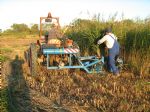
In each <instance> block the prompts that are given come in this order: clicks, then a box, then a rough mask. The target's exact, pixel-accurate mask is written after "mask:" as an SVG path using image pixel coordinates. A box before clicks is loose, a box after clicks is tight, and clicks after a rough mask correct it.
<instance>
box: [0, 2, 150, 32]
mask: <svg viewBox="0 0 150 112" xmlns="http://www.w3.org/2000/svg"><path fill="white" fill-rule="evenodd" d="M48 12H51V14H52V16H55V17H59V18H60V25H61V26H64V25H69V24H70V23H71V22H73V21H74V20H75V19H77V18H82V19H91V18H92V17H93V16H94V15H95V14H96V15H98V14H100V17H101V18H103V19H106V20H107V19H108V18H109V17H111V16H113V15H115V14H116V13H117V17H116V19H117V20H119V19H121V18H122V16H123V17H124V18H125V19H135V18H141V19H145V18H147V17H150V0H0V29H2V30H6V29H8V28H10V27H11V25H12V24H14V23H16V24H21V23H25V24H27V25H32V24H39V20H40V17H41V16H44V17H45V16H47V14H48Z"/></svg>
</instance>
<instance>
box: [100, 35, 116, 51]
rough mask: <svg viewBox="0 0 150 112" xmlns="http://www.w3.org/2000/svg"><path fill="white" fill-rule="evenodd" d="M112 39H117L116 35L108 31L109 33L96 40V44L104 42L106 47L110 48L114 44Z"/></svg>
mask: <svg viewBox="0 0 150 112" xmlns="http://www.w3.org/2000/svg"><path fill="white" fill-rule="evenodd" d="M114 39H116V40H117V37H116V36H115V35H114V34H112V33H109V34H107V35H105V36H104V37H103V38H102V39H100V40H99V41H98V42H97V44H102V43H103V42H105V44H106V46H107V48H112V47H113V45H114V42H115V40H114Z"/></svg>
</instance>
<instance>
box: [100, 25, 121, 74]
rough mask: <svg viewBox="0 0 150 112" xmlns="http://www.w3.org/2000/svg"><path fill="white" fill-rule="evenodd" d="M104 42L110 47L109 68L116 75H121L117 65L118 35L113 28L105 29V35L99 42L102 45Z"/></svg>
mask: <svg viewBox="0 0 150 112" xmlns="http://www.w3.org/2000/svg"><path fill="white" fill-rule="evenodd" d="M104 42H105V44H106V47H107V48H108V70H109V71H111V70H112V71H113V74H114V75H116V76H119V75H120V74H119V70H118V68H117V67H116V65H115V58H116V57H117V56H118V55H119V43H118V41H117V37H116V36H115V35H114V34H113V33H112V29H111V28H106V29H105V36H103V37H102V39H100V40H99V41H98V42H97V44H99V45H100V44H102V43H104Z"/></svg>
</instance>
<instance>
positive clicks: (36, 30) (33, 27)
mask: <svg viewBox="0 0 150 112" xmlns="http://www.w3.org/2000/svg"><path fill="white" fill-rule="evenodd" d="M30 31H31V34H38V32H39V29H38V24H33V25H32V26H31V29H30Z"/></svg>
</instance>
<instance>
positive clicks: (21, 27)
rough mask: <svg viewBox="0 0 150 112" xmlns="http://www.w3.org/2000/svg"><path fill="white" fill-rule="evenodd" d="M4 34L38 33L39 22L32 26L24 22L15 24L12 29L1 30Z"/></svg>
mask: <svg viewBox="0 0 150 112" xmlns="http://www.w3.org/2000/svg"><path fill="white" fill-rule="evenodd" d="M1 33H2V34H4V35H19V34H26V35H29V34H38V33H39V28H38V24H33V25H32V26H31V27H29V26H28V25H26V24H24V23H22V24H13V25H11V27H10V29H7V30H5V31H3V32H1Z"/></svg>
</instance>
